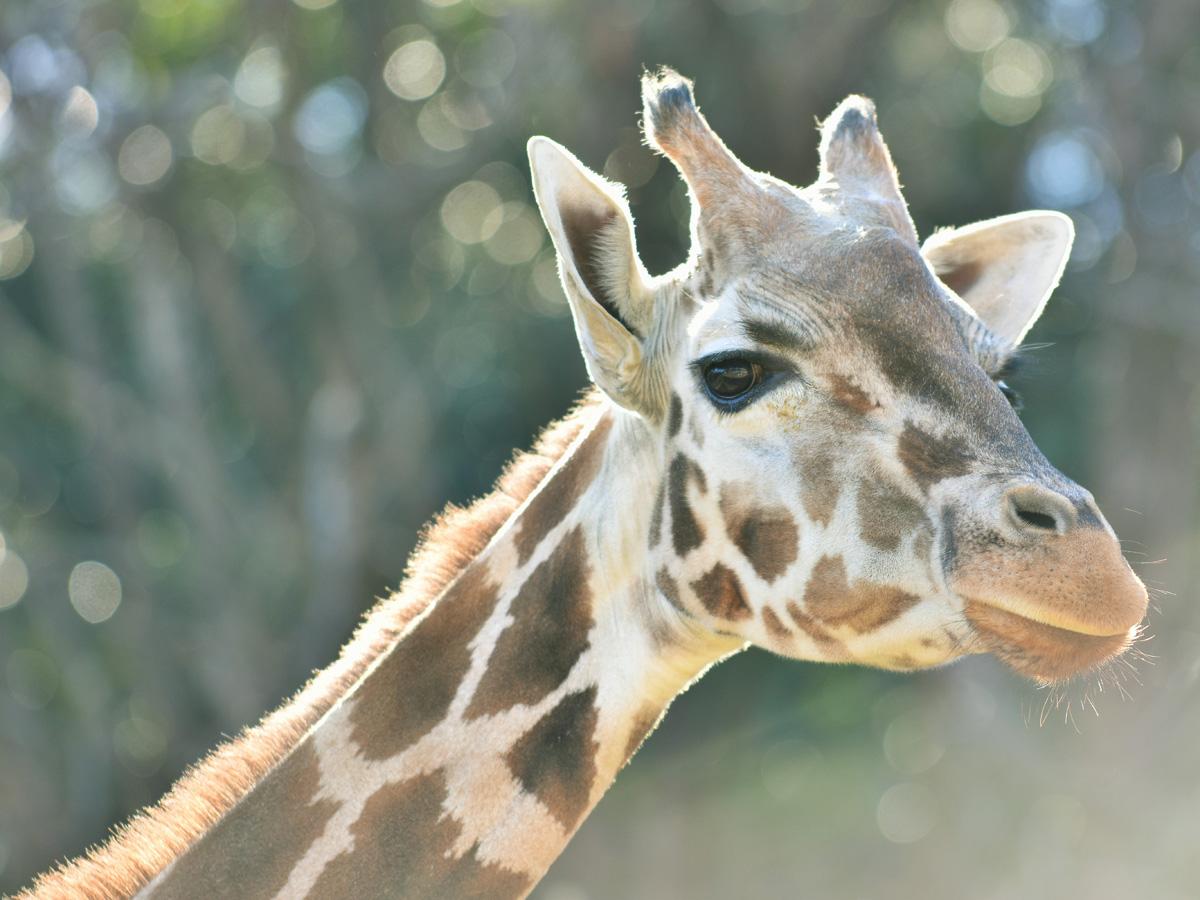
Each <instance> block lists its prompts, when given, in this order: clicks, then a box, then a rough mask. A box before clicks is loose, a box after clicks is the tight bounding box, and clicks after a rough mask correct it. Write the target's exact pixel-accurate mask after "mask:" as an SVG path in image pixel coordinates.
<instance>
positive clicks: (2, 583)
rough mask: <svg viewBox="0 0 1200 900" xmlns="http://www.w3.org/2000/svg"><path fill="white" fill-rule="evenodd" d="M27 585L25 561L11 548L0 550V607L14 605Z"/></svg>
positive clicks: (23, 593)
mask: <svg viewBox="0 0 1200 900" xmlns="http://www.w3.org/2000/svg"><path fill="white" fill-rule="evenodd" d="M28 587H29V570H28V569H27V568H26V567H25V561H24V560H23V559H21V557H19V556H17V554H16V553H15V552H13V550H11V549H7V550H3V551H0V609H9V608H10V607H13V606H16V605H17V604H18V603H19V602H20V601H21V598H22V597H24V596H25V591H26V589H27V588H28Z"/></svg>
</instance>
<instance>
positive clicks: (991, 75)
mask: <svg viewBox="0 0 1200 900" xmlns="http://www.w3.org/2000/svg"><path fill="white" fill-rule="evenodd" d="M983 72H984V74H983V77H984V81H985V82H986V83H987V86H988V87H990V88H991V89H992V90H993V91H995V92H996V93H997V94H1003V95H1004V96H1006V97H1017V98H1027V97H1036V96H1038V95H1040V94H1042V93H1044V92H1045V90H1046V88H1048V87H1049V86H1050V81H1051V79H1052V76H1053V69H1052V67H1051V65H1050V58H1049V57H1048V56H1046V53H1045V51H1044V50H1042V48H1041V47H1039V46H1037V45H1036V44H1033V43H1030V42H1029V41H1022V40H1020V39H1018V38H1009V39H1008V40H1006V41H1004V42H1002V43H1001V44H1000V45H999V46H997V47H996V48H995V49H994V50H992V51H990V52H989V53H988V55H987V57H986V58H985V59H984V63H983Z"/></svg>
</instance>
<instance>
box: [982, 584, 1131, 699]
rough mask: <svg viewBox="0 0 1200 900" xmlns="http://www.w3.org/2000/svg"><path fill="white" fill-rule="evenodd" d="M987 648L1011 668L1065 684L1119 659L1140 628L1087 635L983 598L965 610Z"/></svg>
mask: <svg viewBox="0 0 1200 900" xmlns="http://www.w3.org/2000/svg"><path fill="white" fill-rule="evenodd" d="M964 612H965V613H966V617H967V621H968V622H970V624H971V626H972V627H973V628H974V629H975V633H976V634H977V635H978V636H979V638H980V640H981V641H982V643H983V648H984V649H985V650H986V651H987V652H989V653H991V654H993V655H995V656H996V657H998V658H999V659H1001V660H1002V661H1003V662H1004V663H1006V664H1007V665H1008V666H1009V667H1010V668H1012V669H1013V670H1015V671H1016V672H1019V673H1020V674H1022V675H1026V676H1028V677H1030V678H1035V679H1037V680H1039V681H1062V680H1065V679H1068V678H1071V677H1073V676H1075V675H1079V674H1081V673H1083V672H1087V671H1089V670H1091V669H1094V668H1096V667H1097V666H1100V665H1102V664H1104V663H1106V662H1108V661H1109V660H1110V659H1114V658H1116V657H1117V656H1120V655H1121V654H1122V653H1124V652H1125V651H1126V650H1127V649H1129V646H1130V644H1131V643H1132V642H1133V638H1134V636H1135V634H1136V632H1137V626H1134V627H1133V628H1130V629H1129V630H1127V631H1123V632H1120V633H1118V634H1107V635H1097V634H1086V633H1084V632H1081V631H1072V630H1070V629H1067V628H1060V627H1058V626H1055V625H1047V624H1046V623H1044V622H1038V621H1035V620H1034V619H1030V618H1028V617H1026V616H1022V615H1019V614H1017V613H1014V612H1009V611H1008V610H1004V609H1000V608H999V607H997V606H993V605H991V604H988V603H983V602H980V601H978V600H968V601H967V603H966V607H965V609H964Z"/></svg>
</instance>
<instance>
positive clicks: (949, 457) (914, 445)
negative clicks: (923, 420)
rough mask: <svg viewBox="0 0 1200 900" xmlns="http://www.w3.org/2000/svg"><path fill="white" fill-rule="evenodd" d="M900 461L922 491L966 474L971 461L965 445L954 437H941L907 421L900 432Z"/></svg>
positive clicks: (971, 457)
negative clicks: (944, 479)
mask: <svg viewBox="0 0 1200 900" xmlns="http://www.w3.org/2000/svg"><path fill="white" fill-rule="evenodd" d="M898 452H899V455H900V462H902V463H903V464H904V468H905V469H907V470H908V474H910V475H911V476H912V477H913V480H914V481H916V482H917V484H919V485H920V486H921V488H922V490H928V489H929V486H930V485H931V484H934V483H936V482H938V481H941V480H942V479H943V478H955V477H957V476H959V475H966V474H967V473H968V472H969V471H970V470H971V460H972V459H973V458H974V457H973V456H972V455H971V452H970V450H969V449H968V447H967V445H966V442H965V441H962V440H960V439H959V438H956V437H945V438H940V437H937V436H936V435H932V434H930V433H929V432H928V431H924V430H922V429H921V428H919V427H918V426H916V425H914V424H913V423H912V422H906V423H905V425H904V431H902V432H901V433H900V444H899V450H898Z"/></svg>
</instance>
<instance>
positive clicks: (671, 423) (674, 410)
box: [667, 391, 683, 437]
mask: <svg viewBox="0 0 1200 900" xmlns="http://www.w3.org/2000/svg"><path fill="white" fill-rule="evenodd" d="M682 425H683V404H682V403H680V402H679V395H678V394H676V393H675V392H674V391H672V392H671V406H670V408H669V409H668V410H667V437H675V435H677V434H679V429H680V427H681V426H682Z"/></svg>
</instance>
